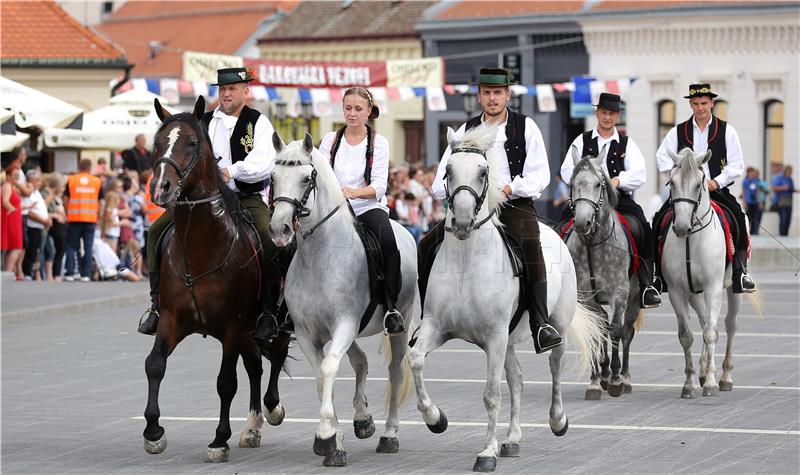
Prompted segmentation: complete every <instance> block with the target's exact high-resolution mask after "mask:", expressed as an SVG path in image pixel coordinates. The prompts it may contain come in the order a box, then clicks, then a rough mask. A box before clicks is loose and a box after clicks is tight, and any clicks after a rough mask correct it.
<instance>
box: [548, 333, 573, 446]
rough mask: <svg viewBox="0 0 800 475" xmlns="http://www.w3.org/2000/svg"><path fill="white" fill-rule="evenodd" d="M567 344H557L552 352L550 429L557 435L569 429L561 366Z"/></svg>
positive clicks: (559, 435)
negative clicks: (565, 410)
mask: <svg viewBox="0 0 800 475" xmlns="http://www.w3.org/2000/svg"><path fill="white" fill-rule="evenodd" d="M565 351H566V348H565V345H560V346H557V347H556V348H553V349H552V350H551V352H550V377H551V378H552V380H553V388H552V396H551V398H552V399H551V402H550V430H551V431H553V434H554V435H555V436H556V437H561V436H562V435H564V434H566V433H567V429H569V419H568V418H567V415H566V414H565V413H564V404H563V402H562V401H561V368H562V365H563V364H564V353H565Z"/></svg>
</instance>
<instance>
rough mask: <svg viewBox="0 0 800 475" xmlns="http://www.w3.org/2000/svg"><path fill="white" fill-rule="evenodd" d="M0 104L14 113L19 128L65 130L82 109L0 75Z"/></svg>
mask: <svg viewBox="0 0 800 475" xmlns="http://www.w3.org/2000/svg"><path fill="white" fill-rule="evenodd" d="M0 104H2V106H3V107H4V108H6V109H9V110H11V111H12V112H13V113H14V116H15V120H16V123H17V125H18V126H19V127H20V128H26V127H32V126H34V127H39V128H40V129H48V128H50V127H67V126H69V125H70V124H71V123H72V122H73V121H75V119H77V118H78V117H79V116H80V115H81V114H82V113H83V110H82V109H80V108H79V107H75V106H73V105H72V104H69V103H67V102H64V101H62V100H61V99H57V98H55V97H53V96H50V95H48V94H45V93H43V92H41V91H37V90H36V89H32V88H30V87H28V86H25V85H22V84H20V83H18V82H16V81H12V80H11V79H8V78H6V77H3V76H0Z"/></svg>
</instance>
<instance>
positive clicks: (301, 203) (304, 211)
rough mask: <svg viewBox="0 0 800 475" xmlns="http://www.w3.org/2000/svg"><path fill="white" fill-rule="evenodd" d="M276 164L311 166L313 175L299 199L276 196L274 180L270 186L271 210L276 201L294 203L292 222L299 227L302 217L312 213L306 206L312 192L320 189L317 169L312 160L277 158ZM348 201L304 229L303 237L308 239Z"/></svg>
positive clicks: (345, 201)
mask: <svg viewBox="0 0 800 475" xmlns="http://www.w3.org/2000/svg"><path fill="white" fill-rule="evenodd" d="M275 165H276V166H285V167H295V166H302V165H309V166H311V177H310V179H309V180H308V183H307V184H306V189H305V190H304V191H303V196H301V197H300V199H299V200H298V199H296V198H289V197H287V196H275V195H274V191H275V186H274V185H275V183H274V182H273V183H272V186H270V188H269V207H270V211H272V210H274V209H275V203H280V202H281V201H283V202H285V203H289V204H290V205H292V206H293V207H294V212H293V213H292V223H297V226H298V227H299V223H300V218H306V217H308V216H309V215H310V214H311V210H310V209H309V208H308V207H307V206H306V203H308V198H309V197H310V196H311V192H312V191H315V190H317V189H318V188H317V169H316V168H314V165H313V164H312V163H311V162H309V163H299V162H296V161H288V160H276V161H275ZM347 202H348V200H347V199H346V198H345V200H344V201H343V202H341V203H339V204H338V205H336V206H335V207H334V208H333V209H332V210H331V211H330V212H329V213H328V214H326V215H325V216H324V217H323V218H322V219H320V220H319V221H317V222H316V223H315V224H314V225H313V226H311V227H310V228H308V229H307V230H306V231H304V232H303V233H302V234H301V236H302V237H303V239H307V238H308V237H309V236H311V235H312V234H313V233H314V231H316V230H317V228H319V227H320V226H322V225H323V224H324V223H325V221H327V220H329V219H330V218H332V217H333V215H334V214H336V212H337V211H339V208H341V207H342V205H343V204H344V203H347Z"/></svg>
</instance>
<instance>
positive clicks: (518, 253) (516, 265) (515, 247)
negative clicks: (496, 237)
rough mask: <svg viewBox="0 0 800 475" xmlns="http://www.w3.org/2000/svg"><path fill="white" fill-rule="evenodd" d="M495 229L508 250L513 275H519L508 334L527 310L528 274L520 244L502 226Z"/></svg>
mask: <svg viewBox="0 0 800 475" xmlns="http://www.w3.org/2000/svg"><path fill="white" fill-rule="evenodd" d="M497 230H498V231H500V236H501V237H502V238H503V244H505V247H506V251H507V252H508V258H509V260H510V262H511V270H512V272H513V274H514V277H519V303H518V304H517V308H516V310H514V315H512V316H511V321H510V322H509V324H508V333H509V334H510V333H511V332H513V331H514V329H516V328H517V324H519V321H520V320H521V319H522V314H523V313H525V311H526V310H528V308H527V306H526V305H525V302H527V301H528V285H527V284H528V274H527V273H526V272H525V265H524V262H525V261H524V258H523V254H522V246H520V245H519V243H518V242H517V241H516V239H514V238H513V237H512V236H511V235H510V234H508V233H506V232H505V230H504V229H503V228H497Z"/></svg>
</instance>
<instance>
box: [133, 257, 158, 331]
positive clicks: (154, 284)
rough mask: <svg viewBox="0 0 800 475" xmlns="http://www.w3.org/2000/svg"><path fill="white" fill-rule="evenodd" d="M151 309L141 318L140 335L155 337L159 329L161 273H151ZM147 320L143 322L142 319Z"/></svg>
mask: <svg viewBox="0 0 800 475" xmlns="http://www.w3.org/2000/svg"><path fill="white" fill-rule="evenodd" d="M148 278H149V280H150V308H149V309H148V310H146V311H145V312H144V313H143V314H142V317H141V318H139V330H138V331H139V333H141V334H143V335H155V334H156V329H157V328H158V284H159V282H161V272H159V271H150V274H149V276H148ZM145 315H147V318H145V319H144V321H142V318H144V316H145Z"/></svg>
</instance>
